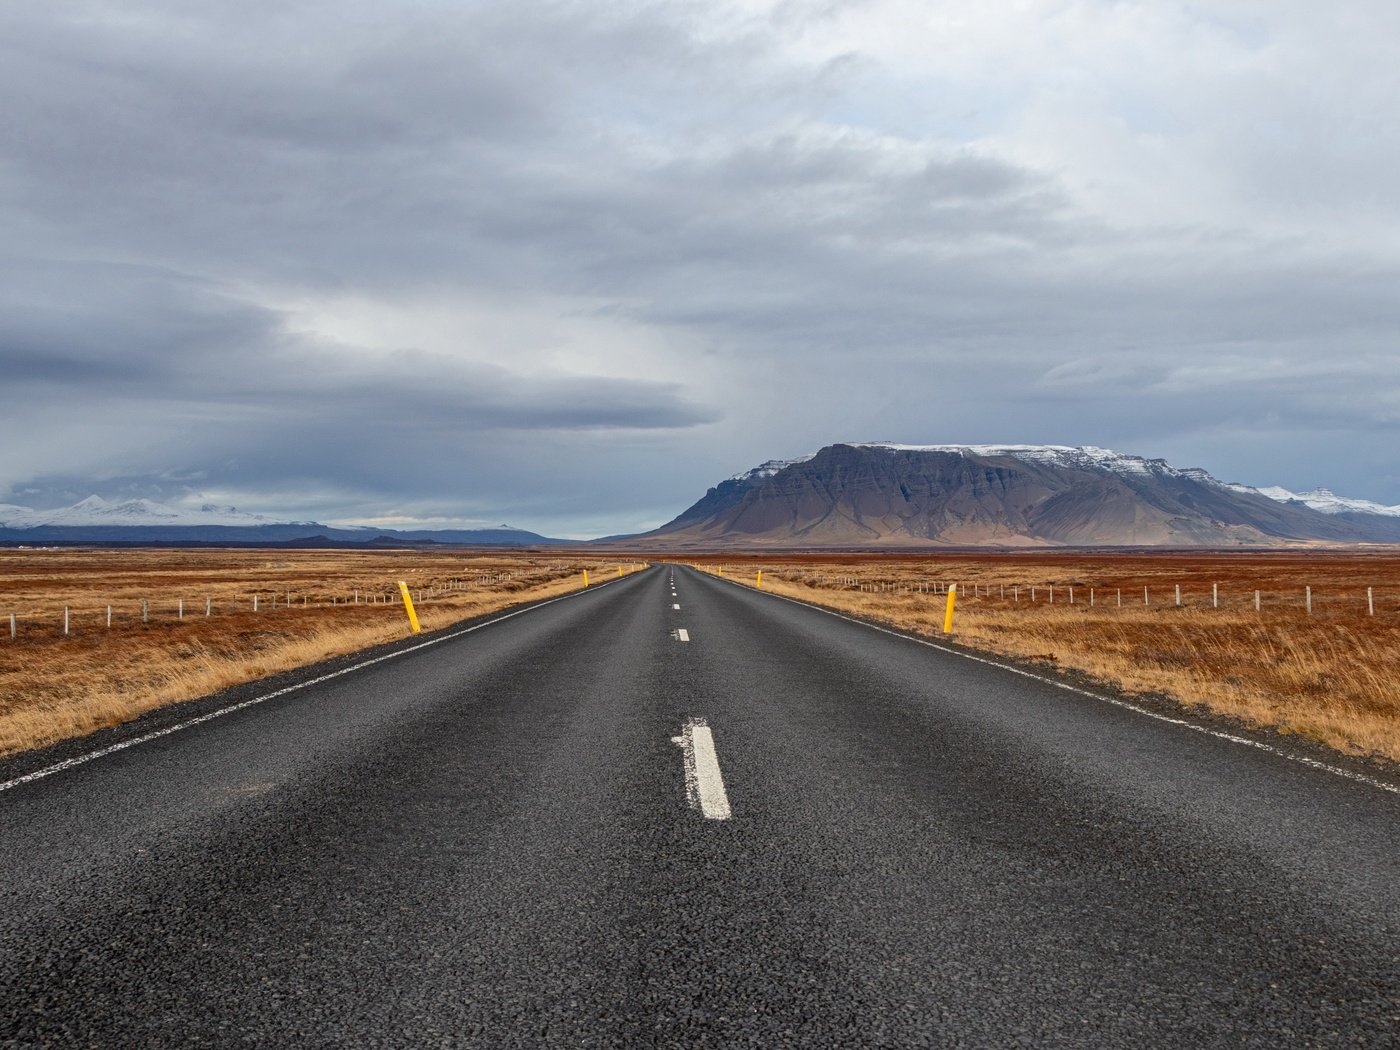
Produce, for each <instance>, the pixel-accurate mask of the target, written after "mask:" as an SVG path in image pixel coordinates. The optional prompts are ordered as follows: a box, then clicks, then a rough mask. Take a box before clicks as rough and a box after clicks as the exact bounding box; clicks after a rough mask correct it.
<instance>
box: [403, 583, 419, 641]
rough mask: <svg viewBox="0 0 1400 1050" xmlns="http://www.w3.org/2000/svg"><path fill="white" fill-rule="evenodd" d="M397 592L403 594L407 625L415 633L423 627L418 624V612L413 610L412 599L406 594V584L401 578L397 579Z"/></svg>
mask: <svg viewBox="0 0 1400 1050" xmlns="http://www.w3.org/2000/svg"><path fill="white" fill-rule="evenodd" d="M399 593H400V594H402V595H403V607H404V609H405V610H406V611H407V612H408V625H409V626H410V627H412V628H413V633H414V634H417V633H418V632H419V631H421V630H422V629H423V628H421V627H419V626H418V614H417V613H416V612H414V611H413V599H412V598H410V597H409V596H408V584H406V583H404V581H403V580H400V581H399Z"/></svg>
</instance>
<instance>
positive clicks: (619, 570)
mask: <svg viewBox="0 0 1400 1050" xmlns="http://www.w3.org/2000/svg"><path fill="white" fill-rule="evenodd" d="M617 574H618V575H619V576H621V575H622V566H621V565H619V566H618V567H617Z"/></svg>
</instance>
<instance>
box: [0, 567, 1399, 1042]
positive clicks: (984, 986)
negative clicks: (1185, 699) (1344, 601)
mask: <svg viewBox="0 0 1400 1050" xmlns="http://www.w3.org/2000/svg"><path fill="white" fill-rule="evenodd" d="M672 579H674V581H675V582H674V587H673V585H672V582H671V581H672ZM673 590H674V594H673ZM681 632H684V633H683V634H682V633H681ZM306 677H307V678H309V677H311V675H310V674H308V675H306ZM256 688H263V689H264V690H266V687H256ZM255 692H256V689H255V690H254V693H255ZM240 695H249V696H251V695H254V694H253V693H246V694H240ZM11 766H13V764H11ZM0 851H2V852H0V858H2V860H0V862H2V863H3V881H2V882H0V991H2V992H3V1003H2V1004H0V1043H3V1045H20V1046H28V1045H61V1046H87V1045H92V1046H100V1047H120V1046H137V1045H139V1046H186V1045H196V1044H210V1045H224V1046H234V1045H248V1046H458V1045H461V1046H481V1047H492V1048H497V1047H512V1046H561V1047H584V1046H746V1045H752V1046H762V1047H772V1046H782V1045H789V1044H790V1045H799V1046H985V1047H1006V1046H1017V1045H1030V1046H1098V1047H1140V1046H1142V1047H1149V1046H1151V1047H1155V1046H1181V1047H1203V1046H1261V1047H1279V1046H1314V1045H1317V1046H1396V1045H1400V963H1398V962H1397V956H1400V795H1397V794H1394V793H1390V792H1387V791H1385V790H1383V789H1382V788H1380V787H1378V786H1376V785H1375V784H1370V783H1363V782H1358V781H1353V780H1348V779H1345V778H1343V777H1340V776H1337V775H1334V774H1332V773H1329V772H1327V771H1325V770H1321V769H1317V768H1313V767H1309V766H1307V765H1305V764H1302V763H1299V762H1295V761H1289V760H1287V759H1285V758H1283V757H1280V756H1279V755H1276V754H1270V753H1267V752H1265V751H1262V750H1260V749H1257V748H1252V747H1248V746H1241V745H1240V744H1238V743H1232V742H1230V741H1228V740H1224V739H1220V738H1217V737H1213V736H1209V735H1207V734H1204V733H1200V732H1193V731H1191V730H1189V729H1186V728H1183V727H1181V726H1174V725H1170V724H1167V723H1164V722H1161V721H1157V720H1153V719H1151V718H1148V717H1145V716H1143V715H1141V714H1138V713H1135V712H1133V711H1130V710H1125V709H1123V708H1120V707H1116V706H1114V705H1112V704H1110V703H1106V702H1105V701H1103V700H1096V699H1093V698H1091V697H1088V696H1083V695H1079V694H1076V693H1073V692H1070V691H1067V690H1064V689H1060V688H1056V687H1055V686H1053V685H1051V684H1047V683H1043V682H1039V681H1036V680H1034V679H1031V678H1027V677H1025V676H1023V675H1018V674H1015V673H1012V672H1010V671H1007V670H1005V669H1001V668H998V667H994V666H988V665H986V664H983V663H978V662H976V661H973V660H968V659H965V658H962V657H959V656H956V655H950V654H947V653H943V652H939V651H937V650H935V649H932V648H929V647H928V646H925V645H920V644H918V643H916V642H911V641H909V640H906V639H902V638H899V637H895V636H892V635H890V634H886V633H881V632H879V631H876V630H873V629H871V628H869V627H865V626H861V625H858V624H853V623H850V622H848V621H845V620H843V619H840V618H838V617H834V616H831V615H828V614H824V613H822V612H819V611H816V610H813V609H810V608H807V607H804V606H801V605H798V604H794V603H792V602H789V601H785V600H782V599H780V598H777V597H774V596H770V595H764V594H756V593H754V592H753V591H752V590H748V589H742V588H739V587H737V586H734V585H732V584H730V583H726V582H724V581H721V580H717V579H714V578H711V577H707V576H704V575H702V574H699V573H697V572H695V571H693V570H689V569H681V568H675V569H673V568H672V567H670V566H658V567H657V568H654V569H652V570H650V571H648V572H645V573H641V574H638V575H636V576H632V577H628V578H626V579H623V580H617V581H613V582H610V583H609V584H607V585H606V586H602V587H597V588H595V589H593V590H591V591H588V592H585V593H582V594H579V595H577V596H575V597H570V598H567V599H565V600H560V601H555V602H553V603H551V604H548V605H544V606H542V607H539V608H536V609H534V610H532V611H529V612H526V613H524V614H522V615H518V616H515V617H512V618H510V619H507V620H503V621H501V622H497V623H494V624H491V625H489V626H485V627H482V628H480V629H478V630H475V631H472V632H470V633H466V634H462V635H459V636H457V637H455V638H451V639H449V640H445V641H441V642H439V643H438V644H434V645H429V646H426V647H422V648H418V649H416V650H414V651H412V652H408V653H404V654H402V655H398V656H394V657H392V658H389V659H385V660H381V661H379V662H377V663H374V664H372V665H371V666H368V667H365V668H363V669H362V670H359V671H355V672H353V673H346V674H341V675H339V676H338V677H334V678H330V679H328V680H324V681H320V682H317V683H313V684H310V685H307V686H305V687H304V688H300V689H296V690H293V691H291V692H288V693H286V694H284V695H280V696H277V697H274V698H272V699H269V700H267V701H265V702H262V703H259V704H256V705H253V706H249V707H246V708H243V709H241V710H238V711H236V712H233V713H230V714H226V715H224V716H223V717H218V718H214V719H212V720H209V721H206V722H203V723H201V724H198V725H195V726H192V727H190V728H187V729H183V730H180V731H177V732H173V733H169V734H167V735H164V736H161V737H159V738H157V739H153V740H149V741H147V742H144V743H140V744H137V745H135V746H132V747H128V748H126V749H125V750H120V751H117V752H114V753H111V754H108V755H105V756H103V757H100V758H97V759H95V760H93V761H89V762H86V763H83V764H80V765H75V766H73V767H72V768H67V769H64V770H62V771H60V772H57V773H54V774H53V775H49V776H45V777H42V778H40V779H36V780H33V781H30V782H26V783H22V784H18V785H16V786H12V787H9V788H7V789H5V790H3V791H0Z"/></svg>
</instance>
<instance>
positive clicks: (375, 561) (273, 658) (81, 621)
mask: <svg viewBox="0 0 1400 1050" xmlns="http://www.w3.org/2000/svg"><path fill="white" fill-rule="evenodd" d="M619 564H622V565H624V566H626V567H627V568H628V569H629V570H630V568H631V563H630V562H628V561H625V560H624V561H622V562H619V561H616V560H614V561H607V562H602V561H599V560H596V559H584V558H568V557H544V556H539V555H526V554H512V553H502V554H490V555H482V554H448V553H421V552H415V551H383V552H380V551H374V552H358V551H355V552H343V551H284V550H277V551H266V550H254V551H238V550H212V551H210V550H149V551H148V550H133V551H111V550H71V549H70V550H0V754H9V753H13V752H15V751H20V750H24V749H27V748H32V747H38V746H42V745H44V744H48V743H52V742H54V741H57V740H61V739H65V738H68V737H73V736H79V735H82V734H85V733H89V732H92V731H93V730H95V729H100V728H103V727H107V726H113V725H117V724H120V723H121V722H125V721H127V720H129V719H132V718H135V717H136V716H138V715H140V714H142V713H143V712H146V711H149V710H151V709H153V708H156V707H161V706H164V705H166V704H170V703H174V702H177V701H180V700H186V699H190V698H192V697H197V696H204V695H207V694H210V693H214V692H217V691H218V690H220V689H224V688H226V687H228V686H231V685H236V684H239V683H241V682H248V681H252V680H254V679H257V678H262V677H265V676H267V675H270V674H275V673H276V672H279V671H285V670H289V669H292V668H295V667H301V666H304V665H306V664H310V663H315V662H316V661H318V660H323V659H326V658H328V657H331V656H338V655H343V654H346V653H351V652H355V651H356V650H359V649H363V648H366V647H368V646H372V645H377V644H380V643H383V642H388V641H393V640H394V639H398V638H403V637H405V636H406V635H407V634H408V633H409V632H408V623H407V618H406V616H405V613H404V609H403V604H402V602H401V600H400V599H399V596H398V588H397V581H398V580H400V579H402V580H405V581H407V582H408V584H409V586H410V588H411V589H412V590H413V591H414V592H415V604H416V606H417V612H418V616H419V619H420V621H421V622H422V626H423V629H424V630H425V631H430V630H435V629H437V628H441V627H446V626H448V625H450V624H452V623H456V622H458V621H461V620H464V619H468V618H470V617H473V616H479V615H481V614H484V613H489V612H493V611H495V610H498V609H504V608H506V607H507V606H510V605H516V604H519V603H522V602H527V601H534V600H537V599H540V598H547V597H552V596H554V595H558V594H564V593H567V592H568V591H571V590H577V589H579V588H580V587H581V586H582V583H583V580H582V572H583V570H584V569H585V568H586V569H588V570H589V571H590V573H591V574H592V577H593V581H592V582H594V583H598V582H602V580H603V579H605V578H607V577H610V576H615V575H616V574H617V568H618V566H619ZM254 595H257V596H258V611H257V612H254V611H253V597H254ZM288 595H290V597H291V600H290V603H289V602H288ZM181 599H183V601H184V619H183V620H180V619H179V618H178V608H179V602H180V601H181ZM143 600H145V601H146V602H148V610H149V613H148V619H146V620H143V619H142V601H143ZM206 601H207V603H208V604H207V606H206ZM109 605H110V606H111V608H112V625H111V627H110V628H109V627H108V626H107V607H108V606H109ZM64 606H67V607H68V608H69V623H70V634H69V635H68V636H66V637H65V636H64V634H63V609H64ZM206 608H208V609H209V615H208V616H206V615H205V610H206ZM11 612H13V613H14V614H15V615H16V619H17V639H16V640H15V641H13V642H11V641H10V633H9V626H10V625H9V614H10V613H11Z"/></svg>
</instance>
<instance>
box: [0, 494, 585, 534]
mask: <svg viewBox="0 0 1400 1050" xmlns="http://www.w3.org/2000/svg"><path fill="white" fill-rule="evenodd" d="M572 542H576V541H572V540H559V539H551V538H549V537H547V536H541V535H539V534H538V533H534V532H527V531H526V530H524V529H517V528H512V527H511V526H509V525H502V526H500V527H499V528H494V529H409V530H405V529H384V528H378V527H373V526H351V527H348V528H347V527H337V526H332V525H322V524H319V523H318V522H314V521H276V520H273V519H270V518H265V517H263V516H262V515H259V514H247V513H244V512H243V511H239V510H236V509H235V508H233V507H218V506H214V505H213V504H205V505H203V506H201V507H194V508H190V507H173V506H170V505H168V504H164V503H156V502H154V501H153V500H147V499H134V500H123V501H119V502H118V501H110V500H104V499H102V498H101V497H99V496H89V497H88V498H87V499H85V500H83V501H82V502H80V503H75V504H74V505H73V506H71V507H62V508H59V509H57V510H46V511H38V510H32V509H30V508H28V507H16V506H12V505H9V504H0V543H4V544H9V545H14V544H44V543H176V544H178V543H199V544H206V543H214V544H216V543H232V544H245V543H246V544H278V545H285V546H298V545H301V546H338V545H353V546H404V545H412V544H432V543H444V544H458V545H465V546H510V547H533V546H537V545H540V544H551V545H552V544H560V543H572Z"/></svg>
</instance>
